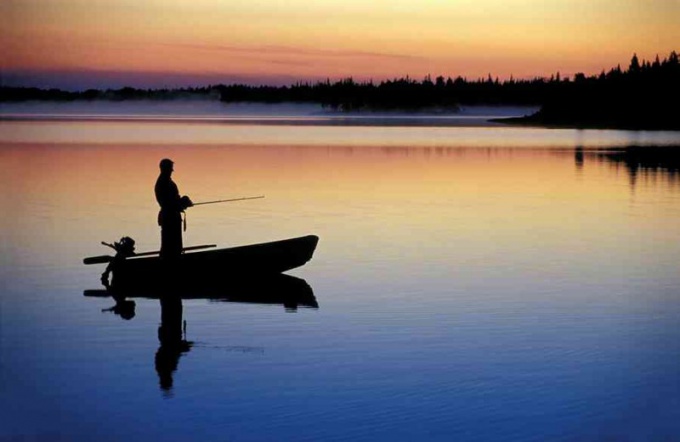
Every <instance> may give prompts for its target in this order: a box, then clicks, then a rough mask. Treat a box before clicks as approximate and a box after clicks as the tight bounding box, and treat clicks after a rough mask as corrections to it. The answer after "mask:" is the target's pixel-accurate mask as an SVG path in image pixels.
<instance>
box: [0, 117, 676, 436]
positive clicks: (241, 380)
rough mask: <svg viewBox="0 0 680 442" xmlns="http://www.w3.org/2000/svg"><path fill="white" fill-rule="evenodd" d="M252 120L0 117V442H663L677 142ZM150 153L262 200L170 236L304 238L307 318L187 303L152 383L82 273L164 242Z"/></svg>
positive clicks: (668, 396)
mask: <svg viewBox="0 0 680 442" xmlns="http://www.w3.org/2000/svg"><path fill="white" fill-rule="evenodd" d="M272 116H273V117H277V116H276V115H269V116H267V115H265V116H264V117H263V118H261V119H262V120H269V119H270V118H269V117H272ZM193 117H195V115H193V116H192V118H193ZM251 117H252V115H251ZM260 117H262V115H260ZM260 117H257V118H256V117H253V119H254V121H253V120H248V121H245V122H244V121H240V122H239V121H233V119H231V120H229V121H228V122H226V123H225V122H224V121H219V122H215V121H212V120H208V121H206V120H205V119H201V118H196V121H191V122H187V121H185V120H181V121H175V119H174V117H173V118H159V119H157V120H155V121H151V122H150V121H139V119H132V120H129V121H119V120H118V119H114V120H110V119H109V120H107V119H106V118H101V117H99V118H95V119H90V120H87V121H83V119H82V118H75V119H66V121H55V120H54V119H51V120H50V119H48V120H45V119H39V120H32V121H2V122H0V182H1V184H2V188H3V193H2V195H1V196H0V203H1V205H2V207H3V209H4V211H3V212H4V216H3V217H2V218H0V227H1V229H0V231H1V232H2V238H1V239H2V241H1V244H2V245H1V247H2V250H1V252H2V253H1V255H0V256H2V258H1V259H2V270H1V271H0V272H1V273H0V277H1V281H2V297H1V298H0V300H1V304H0V307H1V308H0V315H1V317H0V385H1V391H2V395H0V409H1V410H2V413H0V439H9V440H14V439H18V440H123V439H126V440H127V439H129V440H152V439H159V440H170V441H174V440H178V441H183V440H245V441H250V440H255V441H260V440H314V441H316V440H414V439H427V440H470V441H475V440H504V441H507V440H521V441H526V440H536V441H544V440H586V441H588V440H635V441H637V440H644V441H646V440H674V439H675V438H677V437H678V434H680V424H678V422H680V399H679V398H680V370H678V367H677V361H678V360H679V357H680V344H679V342H680V339H679V338H680V326H679V325H678V318H679V317H680V298H678V287H679V286H680V276H679V275H680V274H679V272H678V262H680V259H679V258H680V223H678V219H680V168H679V166H678V160H677V158H678V155H677V152H679V151H678V149H680V135H678V134H677V133H671V132H626V131H576V130H547V129H525V128H505V127H496V126H488V125H487V126H475V125H473V127H461V124H459V123H456V124H452V125H441V124H438V125H437V126H436V127H430V125H429V124H426V125H422V124H420V125H413V124H404V125H400V124H390V125H381V124H379V122H378V123H376V122H372V123H371V124H361V125H356V124H353V122H351V121H350V122H349V123H348V122H347V121H345V122H343V123H338V124H336V123H337V121H334V122H332V123H331V124H318V123H312V124H308V123H306V122H305V121H303V122H302V123H301V124H289V121H288V120H289V117H291V115H284V117H285V118H280V120H282V121H277V122H276V124H270V123H269V122H268V123H267V124H264V125H263V124H260V123H261V121H259V120H258V118H260ZM296 117H298V118H302V119H303V120H305V118H308V116H306V115H297V116H296ZM236 118H240V117H239V116H237V117H236ZM332 118H333V117H331V119H332ZM227 119H228V118H227ZM376 124H378V125H376ZM630 146H638V147H633V148H631V147H630ZM659 146H660V147H659ZM163 157H171V158H172V159H173V160H174V161H175V163H176V164H175V175H174V178H175V181H176V182H177V183H178V185H179V187H180V191H181V192H182V193H186V194H189V195H190V196H191V197H192V198H193V199H194V201H201V200H212V199H219V198H226V197H237V196H246V195H259V194H264V195H266V198H265V199H262V200H255V201H248V202H240V203H233V204H225V205H216V206H204V207H196V208H193V209H190V210H189V212H188V230H187V232H186V233H185V244H187V245H194V244H206V243H218V244H219V245H220V246H231V245H240V244H247V243H256V242H264V241H269V240H275V239H281V238H287V237H293V236H300V235H306V234H316V235H318V236H319V237H320V238H321V240H320V243H319V247H318V249H317V251H316V254H315V256H314V259H313V260H312V261H310V262H309V263H308V264H307V265H305V266H304V267H302V268H299V269H296V270H294V271H291V272H290V273H291V274H292V275H294V276H296V277H298V278H302V279H304V280H305V281H306V283H307V284H308V285H309V287H311V289H312V290H313V293H314V295H315V297H316V300H317V302H318V308H314V307H304V306H299V307H298V308H297V309H292V308H286V307H285V306H284V305H281V304H269V305H267V304H256V303H242V302H220V301H215V300H206V299H195V300H185V301H184V302H183V319H184V320H186V321H187V339H188V340H189V341H192V342H193V346H192V347H191V348H190V349H189V350H188V351H185V352H182V353H181V354H180V355H178V356H179V358H178V360H177V366H176V369H175V370H174V371H173V370H170V371H171V376H172V387H171V388H167V385H166V386H165V387H166V388H165V389H164V388H161V379H160V378H159V373H158V371H157V365H156V359H157V357H158V356H157V353H158V352H159V340H158V327H159V324H160V320H161V307H160V303H159V301H158V300H153V299H136V300H135V301H136V310H135V312H136V314H135V316H134V318H133V319H130V320H124V319H122V318H121V317H120V316H118V315H116V314H114V313H112V312H103V311H102V310H103V309H107V308H109V307H111V306H112V305H113V304H114V303H113V301H112V300H111V299H109V298H92V297H85V296H83V292H84V290H87V289H95V288H98V284H99V282H98V277H99V273H100V272H101V271H102V270H103V269H101V268H99V267H94V266H84V265H82V258H83V257H85V256H93V255H100V254H103V253H106V250H105V249H104V248H103V247H102V246H101V245H99V242H100V241H109V242H110V241H114V240H117V239H119V238H120V237H121V236H123V235H129V236H132V237H133V238H135V239H136V240H137V249H138V250H154V249H156V248H157V247H158V242H159V232H158V227H157V226H156V225H155V217H156V211H157V208H156V204H155V201H154V197H153V190H152V187H153V183H154V182H155V179H156V175H157V164H158V161H159V160H160V159H161V158H163Z"/></svg>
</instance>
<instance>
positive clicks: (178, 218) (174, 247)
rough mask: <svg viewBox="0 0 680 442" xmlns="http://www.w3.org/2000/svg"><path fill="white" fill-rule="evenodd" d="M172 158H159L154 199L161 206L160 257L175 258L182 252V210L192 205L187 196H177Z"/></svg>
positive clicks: (159, 215)
mask: <svg viewBox="0 0 680 442" xmlns="http://www.w3.org/2000/svg"><path fill="white" fill-rule="evenodd" d="M173 165H174V163H173V161H172V160H170V159H168V158H165V159H163V160H161V163H160V168H161V173H160V175H159V176H158V180H156V187H155V189H154V190H155V192H156V201H158V204H159V205H160V206H161V210H160V212H158V225H159V226H161V259H163V260H168V259H173V258H177V257H179V256H180V255H181V254H182V248H183V246H182V212H184V211H185V210H186V209H187V207H191V206H193V203H192V202H191V199H189V197H188V196H182V197H180V196H179V190H178V189H177V184H175V182H174V181H172V178H171V177H172V172H173V171H174V167H173Z"/></svg>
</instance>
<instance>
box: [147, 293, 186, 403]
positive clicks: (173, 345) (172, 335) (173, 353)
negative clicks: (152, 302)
mask: <svg viewBox="0 0 680 442" xmlns="http://www.w3.org/2000/svg"><path fill="white" fill-rule="evenodd" d="M183 325H184V328H186V323H184V324H183V321H182V298H180V297H179V296H174V295H172V294H166V295H165V296H161V325H160V327H158V340H159V341H160V343H161V346H160V347H159V348H158V351H157V352H156V358H155V366H156V373H158V380H159V382H160V387H161V389H162V390H163V391H165V392H167V393H168V394H170V393H171V392H172V385H173V377H172V376H173V373H174V372H175V371H176V370H177V365H178V364H179V358H180V356H182V354H184V353H187V352H188V351H189V350H190V349H191V346H192V345H193V344H192V342H189V341H187V340H186V339H185V337H184V336H183V335H184V333H185V332H186V330H183V327H182V326H183ZM183 331H184V333H183Z"/></svg>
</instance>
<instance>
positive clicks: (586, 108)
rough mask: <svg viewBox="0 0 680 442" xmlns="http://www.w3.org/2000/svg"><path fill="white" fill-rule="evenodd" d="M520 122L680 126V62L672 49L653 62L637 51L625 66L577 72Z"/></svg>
mask: <svg viewBox="0 0 680 442" xmlns="http://www.w3.org/2000/svg"><path fill="white" fill-rule="evenodd" d="M517 121H518V122H520V123H539V124H542V125H556V126H573V127H601V128H629V129H680V61H679V60H678V54H677V53H676V52H675V51H673V52H671V54H670V55H669V56H668V57H667V58H665V59H663V60H660V59H659V57H658V56H657V57H656V59H655V60H654V61H652V62H649V61H640V60H639V59H638V57H637V56H636V55H633V58H632V59H631V61H630V65H629V66H628V68H627V69H625V70H623V69H621V67H620V66H617V67H616V68H613V69H611V70H609V72H604V71H603V72H602V73H600V74H599V75H596V76H591V77H586V76H585V75H583V74H577V75H575V77H574V79H573V81H570V82H564V83H563V84H561V85H560V87H559V88H555V89H553V90H551V91H550V92H549V93H548V94H547V95H546V97H545V102H544V103H543V106H542V107H541V109H540V111H539V112H537V113H536V114H534V115H532V116H531V117H528V118H523V119H517Z"/></svg>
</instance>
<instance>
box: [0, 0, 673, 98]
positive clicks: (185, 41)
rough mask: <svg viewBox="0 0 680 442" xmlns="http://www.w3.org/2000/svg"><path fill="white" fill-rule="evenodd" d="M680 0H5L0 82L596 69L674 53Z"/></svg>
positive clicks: (67, 84)
mask: <svg viewBox="0 0 680 442" xmlns="http://www.w3.org/2000/svg"><path fill="white" fill-rule="evenodd" d="M679 22H680V0H628V1H626V0H570V1H566V0H552V1H551V0H474V1H473V0H361V1H360V0H315V1H310V0H304V1H303V0H278V1H277V0H229V1H227V0H223V1H219V0H193V1H178V0H146V1H139V0H3V1H2V2H0V25H1V27H0V29H2V30H1V31H0V46H1V49H2V50H1V55H0V57H2V82H3V83H4V84H21V85H36V86H41V87H46V86H50V87H63V88H69V89H83V88H87V87H120V86H123V85H132V86H143V87H163V86H180V85H196V86H198V85H205V84H208V83H232V82H247V83H251V84H290V83H292V82H295V81H299V80H316V79H325V78H327V77H329V78H331V79H338V78H342V77H348V76H353V77H354V78H358V79H374V80H382V79H386V78H394V77H401V76H406V75H410V76H411V77H414V78H422V77H423V76H425V75H426V74H432V75H433V76H437V75H444V76H452V77H455V76H457V75H461V76H465V77H468V78H477V77H481V76H484V77H485V76H486V75H487V74H489V73H490V74H491V75H493V76H498V77H500V78H508V77H510V75H513V76H514V77H515V78H526V77H534V76H549V75H550V74H552V73H555V72H558V71H559V72H560V73H562V75H573V74H574V73H576V72H585V73H587V74H593V73H597V72H599V71H601V70H602V69H609V68H611V67H613V66H616V64H619V63H620V64H621V65H623V66H627V64H628V62H629V60H630V57H631V56H632V54H633V53H634V52H636V53H637V54H638V56H640V57H641V58H646V59H653V58H654V57H655V55H656V54H659V55H660V56H661V57H665V56H667V55H668V54H669V53H670V51H672V50H678V49H679V48H678V42H680V26H679V25H678V23H679Z"/></svg>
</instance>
